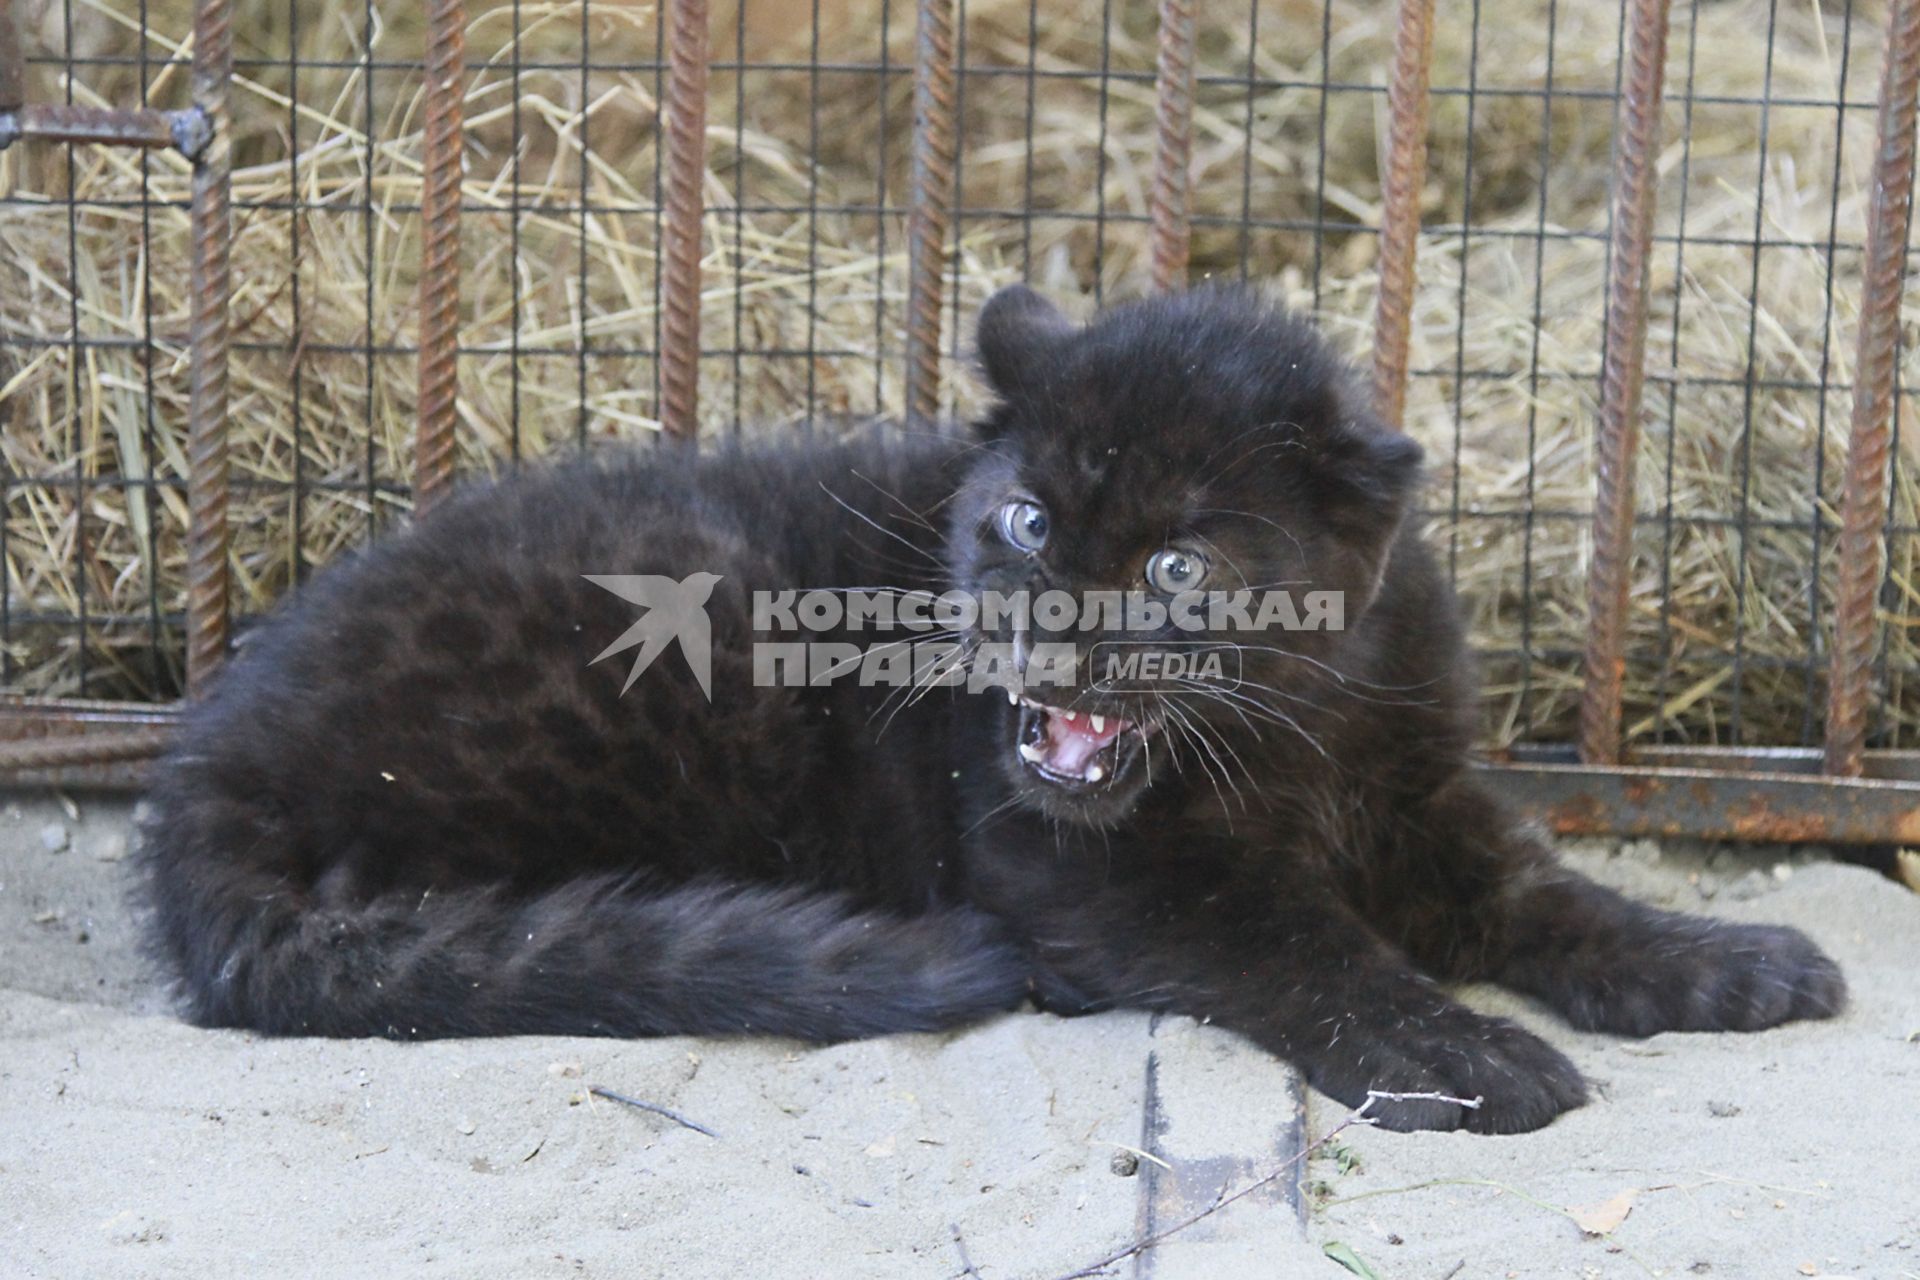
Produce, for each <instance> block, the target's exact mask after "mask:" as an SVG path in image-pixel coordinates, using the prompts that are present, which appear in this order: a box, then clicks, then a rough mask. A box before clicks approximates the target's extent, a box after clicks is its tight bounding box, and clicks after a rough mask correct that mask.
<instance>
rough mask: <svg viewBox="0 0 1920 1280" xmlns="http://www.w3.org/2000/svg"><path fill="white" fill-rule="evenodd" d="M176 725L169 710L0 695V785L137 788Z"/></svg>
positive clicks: (174, 715) (173, 710)
mask: <svg viewBox="0 0 1920 1280" xmlns="http://www.w3.org/2000/svg"><path fill="white" fill-rule="evenodd" d="M178 720H179V714H178V708H177V707H174V706H152V705H148V704H144V703H132V702H104V701H93V700H86V701H82V700H80V699H62V698H23V697H18V696H0V786H7V787H72V788H89V789H95V788H97V789H103V790H114V791H120V790H130V789H134V788H138V787H140V786H142V785H144V781H145V777H146V767H147V764H148V762H149V761H150V760H151V759H152V757H154V756H155V755H157V754H159V752H160V749H161V748H162V747H163V746H164V745H165V743H166V739H167V736H168V734H169V733H170V732H171V731H172V728H173V726H174V724H175V723H176V722H177V721H178Z"/></svg>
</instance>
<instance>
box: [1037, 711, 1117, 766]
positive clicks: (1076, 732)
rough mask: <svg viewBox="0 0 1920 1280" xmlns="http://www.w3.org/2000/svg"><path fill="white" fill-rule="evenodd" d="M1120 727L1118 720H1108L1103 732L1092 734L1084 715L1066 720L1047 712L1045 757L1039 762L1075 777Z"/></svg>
mask: <svg viewBox="0 0 1920 1280" xmlns="http://www.w3.org/2000/svg"><path fill="white" fill-rule="evenodd" d="M1120 728H1121V722H1120V721H1118V720H1109V721H1107V727H1106V729H1105V730H1104V731H1103V732H1100V733H1095V732H1094V731H1093V725H1092V722H1091V721H1089V720H1088V718H1087V717H1086V716H1084V715H1083V716H1079V717H1077V718H1076V719H1073V720H1068V719H1067V718H1066V717H1065V716H1059V715H1055V714H1053V713H1052V712H1048V713H1047V741H1046V756H1045V758H1044V759H1043V760H1042V761H1041V763H1042V764H1044V765H1046V767H1047V768H1049V769H1051V770H1053V772H1055V773H1059V774H1065V775H1067V776H1068V777H1076V778H1077V777H1079V776H1081V775H1083V774H1085V773H1086V771H1087V765H1089V764H1090V763H1092V761H1093V758H1094V756H1096V755H1098V754H1099V752H1100V748H1102V747H1104V746H1106V745H1107V744H1108V743H1109V742H1112V741H1113V740H1114V739H1115V738H1117V737H1119V736H1120Z"/></svg>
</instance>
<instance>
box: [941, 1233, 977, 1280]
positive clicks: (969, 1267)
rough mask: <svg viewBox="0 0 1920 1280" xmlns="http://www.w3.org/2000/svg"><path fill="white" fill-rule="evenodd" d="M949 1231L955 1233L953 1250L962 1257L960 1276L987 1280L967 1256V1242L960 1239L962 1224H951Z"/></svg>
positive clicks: (975, 1279) (973, 1279) (974, 1279)
mask: <svg viewBox="0 0 1920 1280" xmlns="http://www.w3.org/2000/svg"><path fill="white" fill-rule="evenodd" d="M947 1230H949V1231H951V1232H953V1249H954V1252H955V1253H958V1254H959V1255H960V1268H961V1270H960V1274H961V1275H963V1276H970V1277H972V1280H985V1278H984V1277H983V1276H981V1274H980V1268H978V1267H976V1266H974V1265H973V1259H972V1258H969V1257H968V1256H967V1242H966V1241H965V1240H963V1239H961V1237H960V1224H959V1223H957V1222H949V1223H948V1224H947Z"/></svg>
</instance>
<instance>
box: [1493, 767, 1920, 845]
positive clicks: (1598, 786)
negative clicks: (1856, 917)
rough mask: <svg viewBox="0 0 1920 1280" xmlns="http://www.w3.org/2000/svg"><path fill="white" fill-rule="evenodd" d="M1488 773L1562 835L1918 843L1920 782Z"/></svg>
mask: <svg viewBox="0 0 1920 1280" xmlns="http://www.w3.org/2000/svg"><path fill="white" fill-rule="evenodd" d="M1483 772H1484V775H1485V777H1486V779H1487V781H1488V782H1489V783H1491V784H1492V786H1493V788H1494V790H1495V791H1497V792H1499V793H1500V794H1501V795H1502V796H1504V797H1505V798H1506V799H1507V801H1508V802H1509V803H1511V804H1512V805H1514V806H1515V807H1516V808H1517V809H1519V810H1521V811H1522V812H1524V813H1526V814H1528V815H1529V816H1532V817H1537V818H1539V819H1541V820H1543V821H1544V822H1545V823H1546V824H1547V825H1548V826H1549V827H1551V828H1552V829H1553V831H1554V832H1555V833H1556V834H1558V835H1563V836H1598V835H1618V836H1652V837H1658V838H1661V839H1674V838H1690V839H1699V840H1751V841H1760V842H1764V843H1776V842H1777V843H1783V844H1797V843H1815V844H1912V843H1916V842H1920V783H1914V782H1894V781H1886V780H1869V779H1865V778H1830V777H1820V776H1818V775H1815V774H1796V773H1730V772H1722V771H1719V770H1713V769H1647V768H1641V767H1638V766H1634V765H1606V766H1587V765H1555V764H1494V765H1487V766H1484V769H1483Z"/></svg>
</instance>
